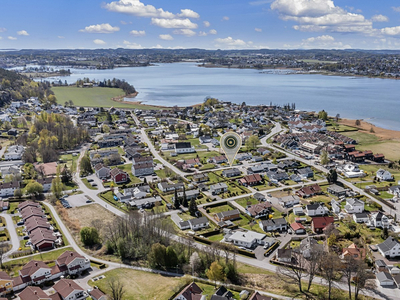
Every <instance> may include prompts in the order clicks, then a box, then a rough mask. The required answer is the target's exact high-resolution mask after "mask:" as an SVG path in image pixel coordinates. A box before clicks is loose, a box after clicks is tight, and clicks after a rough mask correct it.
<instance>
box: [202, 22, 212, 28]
mask: <svg viewBox="0 0 400 300" xmlns="http://www.w3.org/2000/svg"><path fill="white" fill-rule="evenodd" d="M203 24H204V27H210V25H211V24H210V22H208V21H204V22H203Z"/></svg>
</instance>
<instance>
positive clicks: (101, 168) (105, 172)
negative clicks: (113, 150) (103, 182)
mask: <svg viewBox="0 0 400 300" xmlns="http://www.w3.org/2000/svg"><path fill="white" fill-rule="evenodd" d="M94 171H95V173H96V176H97V177H98V178H99V179H107V178H109V177H110V173H111V169H110V168H109V167H106V166H105V165H103V164H96V165H95V166H94Z"/></svg>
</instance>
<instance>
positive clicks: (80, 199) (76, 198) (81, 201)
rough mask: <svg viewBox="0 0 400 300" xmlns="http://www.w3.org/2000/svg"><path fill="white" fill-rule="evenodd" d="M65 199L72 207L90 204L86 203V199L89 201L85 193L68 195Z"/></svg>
mask: <svg viewBox="0 0 400 300" xmlns="http://www.w3.org/2000/svg"><path fill="white" fill-rule="evenodd" d="M65 200H67V201H68V202H69V204H70V205H71V206H72V207H79V206H83V205H88V204H90V203H86V201H88V198H86V195H85V194H78V195H72V196H69V197H67V198H66V199H65Z"/></svg>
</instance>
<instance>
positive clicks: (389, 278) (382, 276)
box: [376, 272, 393, 282]
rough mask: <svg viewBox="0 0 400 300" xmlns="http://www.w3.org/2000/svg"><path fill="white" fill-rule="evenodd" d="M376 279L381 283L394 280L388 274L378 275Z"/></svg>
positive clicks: (380, 273) (381, 273)
mask: <svg viewBox="0 0 400 300" xmlns="http://www.w3.org/2000/svg"><path fill="white" fill-rule="evenodd" d="M376 278H378V280H379V282H382V281H386V280H393V277H392V275H390V273H388V272H379V273H378V274H376Z"/></svg>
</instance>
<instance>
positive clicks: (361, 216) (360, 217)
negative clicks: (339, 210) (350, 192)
mask: <svg viewBox="0 0 400 300" xmlns="http://www.w3.org/2000/svg"><path fill="white" fill-rule="evenodd" d="M353 220H354V222H356V223H368V221H369V218H368V215H367V213H365V212H363V213H355V214H353Z"/></svg>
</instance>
